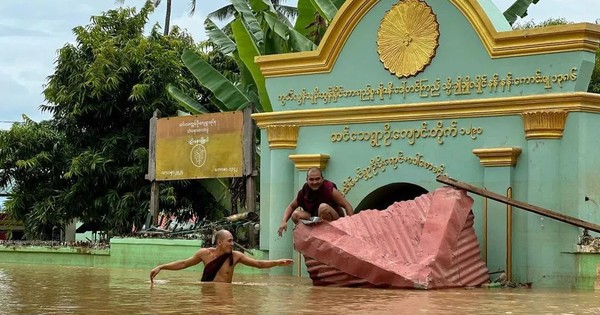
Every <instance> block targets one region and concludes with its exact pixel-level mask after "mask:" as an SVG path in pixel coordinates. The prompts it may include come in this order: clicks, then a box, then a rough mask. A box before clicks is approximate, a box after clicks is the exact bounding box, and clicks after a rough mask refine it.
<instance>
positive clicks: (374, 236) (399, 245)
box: [294, 187, 489, 289]
mask: <svg viewBox="0 0 600 315" xmlns="http://www.w3.org/2000/svg"><path fill="white" fill-rule="evenodd" d="M472 203H473V200H472V199H471V198H470V197H468V196H467V195H466V193H465V192H464V191H461V190H457V189H454V188H450V187H445V188H440V189H438V190H436V191H434V192H431V193H428V194H425V195H422V196H419V197H417V198H416V199H415V200H410V201H402V202H397V203H394V204H393V205H391V206H390V207H389V208H388V209H386V210H383V211H379V210H366V211H361V212H360V213H358V214H356V215H353V216H351V217H344V218H341V219H339V220H336V221H334V222H322V223H319V224H314V225H303V224H301V225H299V226H297V227H296V229H295V230H294V244H295V246H296V249H298V250H299V251H300V252H302V253H303V254H304V256H305V258H306V265H307V268H308V272H309V274H310V276H311V278H312V279H313V283H314V284H315V285H337V286H358V287H400V288H427V289H428V288H445V287H462V286H476V285H481V284H483V283H486V282H488V281H489V275H488V270H487V267H486V266H485V263H484V262H483V261H482V260H481V257H480V256H481V255H480V250H479V243H478V241H477V237H476V235H475V230H474V229H473V222H474V217H473V214H472V212H471V210H470V209H471V205H472Z"/></svg>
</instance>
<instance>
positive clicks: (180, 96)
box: [167, 83, 209, 114]
mask: <svg viewBox="0 0 600 315" xmlns="http://www.w3.org/2000/svg"><path fill="white" fill-rule="evenodd" d="M167 92H169V95H171V96H172V97H173V98H174V99H175V100H176V101H177V102H178V103H179V104H180V105H181V106H182V107H183V108H184V109H185V110H187V111H188V112H190V113H192V114H204V113H208V112H209V111H208V109H206V108H205V107H204V106H202V105H201V104H200V103H198V102H197V101H196V100H195V99H193V98H191V97H189V96H187V95H186V94H185V93H183V91H181V90H180V89H178V88H176V87H175V86H174V85H173V84H171V83H169V84H168V85H167Z"/></svg>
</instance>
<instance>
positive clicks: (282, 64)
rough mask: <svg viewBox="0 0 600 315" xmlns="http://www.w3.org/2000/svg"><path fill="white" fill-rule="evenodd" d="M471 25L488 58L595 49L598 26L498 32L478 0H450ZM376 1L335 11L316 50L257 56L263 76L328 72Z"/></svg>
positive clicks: (352, 1)
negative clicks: (334, 15)
mask: <svg viewBox="0 0 600 315" xmlns="http://www.w3.org/2000/svg"><path fill="white" fill-rule="evenodd" d="M450 1H451V2H452V3H453V4H454V5H455V6H456V7H457V8H458V10H459V11H461V12H462V13H463V14H464V16H465V17H466V19H467V20H468V21H469V23H470V24H471V25H472V26H473V28H474V29H475V31H476V33H477V34H478V36H479V38H480V39H481V41H482V42H483V45H484V46H485V48H486V50H487V52H488V54H489V55H490V57H491V58H504V57H514V56H525V55H538V54H548V53H558V52H566V51H589V52H594V53H595V52H596V50H597V49H598V43H599V42H600V25H596V24H591V23H578V24H569V25H559V26H549V27H543V28H535V29H528V30H515V31H505V32H497V31H496V30H495V28H494V26H493V25H492V22H491V21H490V19H489V18H488V16H487V15H486V14H485V11H484V10H483V8H482V7H481V5H479V3H478V1H477V0H450ZM378 2H379V0H348V1H346V2H345V3H344V5H343V6H342V7H341V8H340V10H339V11H338V13H337V15H336V17H335V19H334V20H333V22H332V23H331V26H330V27H329V28H328V29H327V31H326V32H325V36H324V37H323V40H322V41H321V43H320V44H319V47H318V48H317V50H315V51H305V52H297V53H290V54H279V55H268V56H258V57H256V59H255V61H256V64H257V65H258V66H259V67H260V70H261V72H262V74H263V75H264V76H265V77H277V76H290V75H302V74H314V73H325V72H330V71H331V69H332V68H333V65H334V64H335V61H336V60H337V58H338V56H339V54H340V52H341V50H342V47H343V46H344V44H345V43H346V41H347V40H348V38H349V37H350V34H351V33H352V31H353V30H354V28H355V27H356V25H357V24H358V23H359V22H360V21H361V20H362V18H363V17H364V16H365V15H366V14H367V12H369V10H370V9H371V8H372V7H373V6H375V5H376V4H377V3H378Z"/></svg>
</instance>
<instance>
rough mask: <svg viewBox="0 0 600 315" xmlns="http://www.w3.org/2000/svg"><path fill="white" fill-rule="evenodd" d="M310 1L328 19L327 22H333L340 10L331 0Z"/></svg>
mask: <svg viewBox="0 0 600 315" xmlns="http://www.w3.org/2000/svg"><path fill="white" fill-rule="evenodd" d="M310 2H311V3H312V5H313V7H314V8H315V9H317V11H318V12H319V14H321V16H322V17H324V18H325V19H326V20H327V23H331V21H332V20H333V18H334V17H335V15H336V14H337V11H338V8H337V7H336V6H335V4H333V2H331V0H310Z"/></svg>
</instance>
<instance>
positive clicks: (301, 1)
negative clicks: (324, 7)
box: [294, 0, 317, 36]
mask: <svg viewBox="0 0 600 315" xmlns="http://www.w3.org/2000/svg"><path fill="white" fill-rule="evenodd" d="M297 6H298V18H296V24H295V25H294V29H295V30H296V31H298V33H300V34H302V35H304V36H306V35H307V34H308V32H309V30H308V26H309V25H310V24H311V23H312V22H313V20H314V19H315V13H316V12H317V10H315V7H314V6H313V5H312V2H311V0H298V4H297Z"/></svg>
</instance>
